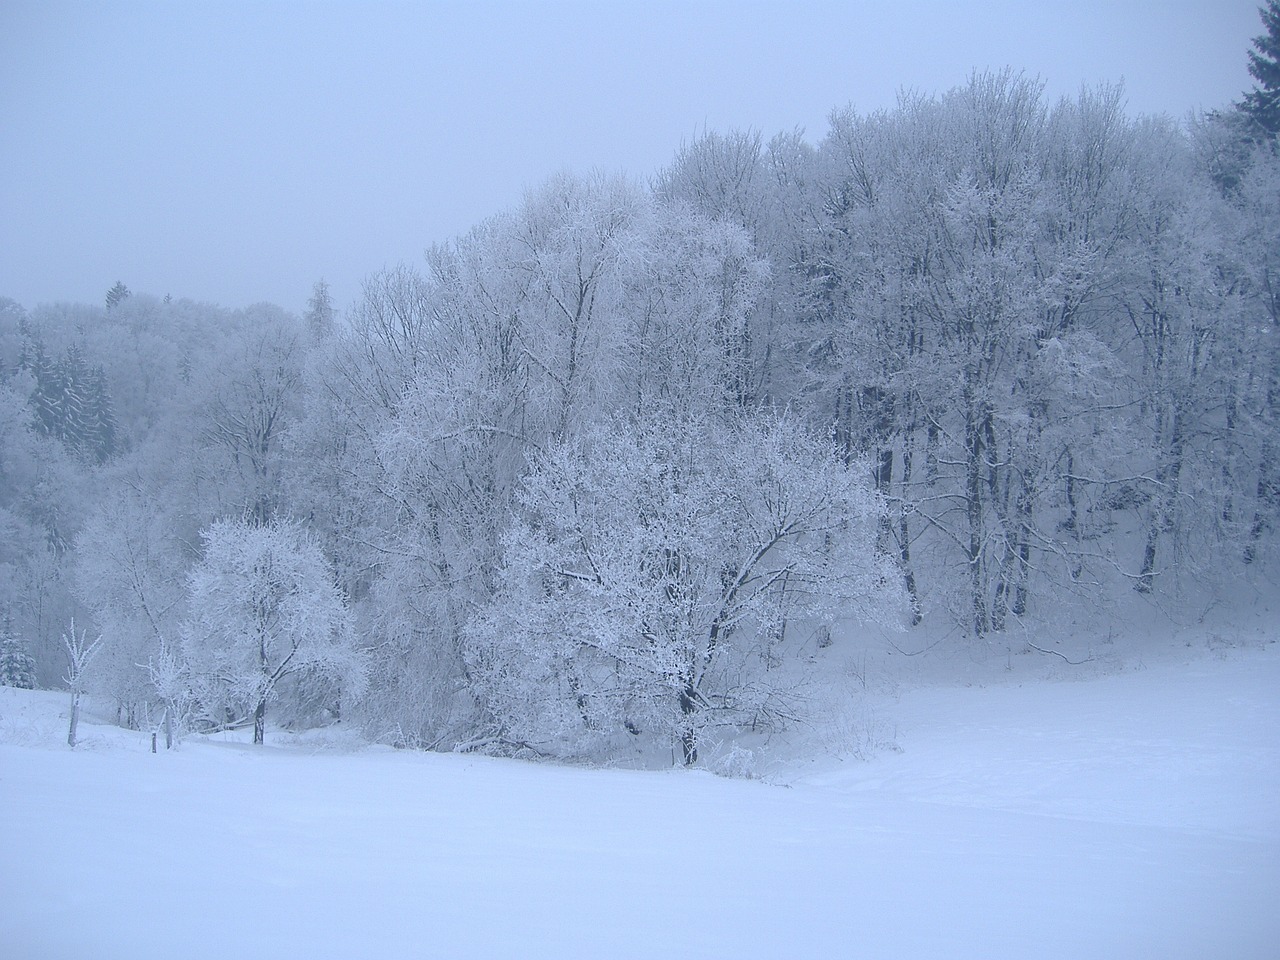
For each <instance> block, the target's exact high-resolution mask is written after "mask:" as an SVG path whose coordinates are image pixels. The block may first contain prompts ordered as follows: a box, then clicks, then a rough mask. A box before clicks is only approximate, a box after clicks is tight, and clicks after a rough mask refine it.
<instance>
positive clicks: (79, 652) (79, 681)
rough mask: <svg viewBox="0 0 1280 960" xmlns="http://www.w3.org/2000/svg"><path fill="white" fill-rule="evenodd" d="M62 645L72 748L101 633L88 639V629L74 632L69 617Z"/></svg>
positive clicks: (73, 621) (69, 741) (100, 646)
mask: <svg viewBox="0 0 1280 960" xmlns="http://www.w3.org/2000/svg"><path fill="white" fill-rule="evenodd" d="M62 646H63V649H64V650H65V651H66V654H67V675H66V677H65V679H66V682H67V687H68V688H69V689H70V690H71V719H70V722H69V725H68V727H67V746H69V747H72V748H74V747H75V745H76V739H77V735H78V732H79V727H80V701H81V700H82V699H83V698H84V694H85V690H86V683H87V681H88V671H89V666H90V665H91V664H92V663H93V660H94V658H95V657H96V656H97V655H98V652H99V651H100V650H101V649H102V635H101V634H99V635H98V636H97V637H95V638H94V639H93V640H90V639H89V631H88V630H81V631H79V632H78V633H77V632H76V621H75V618H74V617H73V618H72V619H71V627H70V629H69V630H68V631H67V632H66V633H64V634H63V635H62Z"/></svg>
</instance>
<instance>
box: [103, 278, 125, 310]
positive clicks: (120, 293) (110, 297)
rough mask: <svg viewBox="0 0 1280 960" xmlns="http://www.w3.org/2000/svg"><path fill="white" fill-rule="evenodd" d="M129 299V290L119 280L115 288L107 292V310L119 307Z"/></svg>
mask: <svg viewBox="0 0 1280 960" xmlns="http://www.w3.org/2000/svg"><path fill="white" fill-rule="evenodd" d="M127 299H129V288H128V287H126V286H125V285H124V284H123V283H121V282H120V281H119V280H117V281H116V284H115V286H114V287H112V288H111V289H110V290H108V291H107V309H108V310H110V309H111V308H112V307H116V306H119V305H120V301H122V300H127Z"/></svg>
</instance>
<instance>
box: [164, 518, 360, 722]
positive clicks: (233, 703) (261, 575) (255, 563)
mask: <svg viewBox="0 0 1280 960" xmlns="http://www.w3.org/2000/svg"><path fill="white" fill-rule="evenodd" d="M203 539H204V549H205V556H204V560H202V561H201V562H200V563H199V564H198V565H197V566H196V568H195V570H194V571H193V572H192V574H191V578H190V580H189V585H188V588H189V591H190V600H191V607H190V609H191V619H190V621H188V623H187V625H186V630H185V634H186V636H185V641H184V649H185V653H186V659H187V662H188V665H189V668H190V670H191V673H192V674H193V676H194V678H195V679H196V681H197V683H198V685H199V686H200V687H201V688H202V690H203V692H204V696H205V698H206V699H207V700H210V701H213V702H206V703H205V706H206V708H208V707H211V706H214V705H216V704H218V703H220V705H222V706H223V707H226V708H230V709H231V710H233V711H236V710H239V709H242V708H248V709H251V710H252V711H253V742H254V743H263V742H264V741H265V738H266V717H267V705H268V704H269V703H270V702H271V701H272V700H274V699H275V698H276V696H277V694H278V689H279V685H280V683H281V681H282V680H284V679H285V678H286V677H290V676H306V675H310V676H312V677H315V678H319V679H325V680H329V681H334V682H336V683H337V684H339V685H340V687H341V689H342V691H343V693H344V694H345V695H347V696H350V697H358V696H359V695H360V694H361V693H362V692H363V688H364V684H365V665H364V660H363V658H362V656H361V655H360V653H359V652H358V651H357V650H356V648H355V643H354V640H353V635H352V630H351V617H350V614H349V612H348V610H347V606H346V603H345V601H344V599H343V596H342V593H341V591H340V590H339V589H338V587H337V585H336V584H335V583H334V578H333V575H332V573H331V571H330V570H329V567H328V564H327V563H326V562H325V559H324V556H323V555H322V554H321V552H320V547H319V546H318V545H317V544H316V542H315V540H314V539H312V537H311V535H310V534H309V533H307V532H306V531H305V530H304V529H303V528H302V527H300V526H298V525H297V524H295V523H291V522H288V521H273V522H271V523H268V524H264V525H258V524H254V523H252V522H250V521H247V520H220V521H218V522H216V523H214V524H213V525H212V526H211V527H209V528H208V529H207V530H206V531H205V532H204V537H203Z"/></svg>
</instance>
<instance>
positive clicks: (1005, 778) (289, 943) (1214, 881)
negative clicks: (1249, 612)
mask: <svg viewBox="0 0 1280 960" xmlns="http://www.w3.org/2000/svg"><path fill="white" fill-rule="evenodd" d="M1037 662H1038V664H1039V666H1038V667H1037V668H1036V669H1035V670H1032V671H1024V673H1025V674H1026V675H1022V674H1020V673H1019V672H1018V670H1013V671H1009V672H1008V673H1007V676H1006V679H1004V680H1003V681H1001V680H1000V678H999V676H998V675H997V674H995V673H993V674H991V675H990V676H988V677H987V679H986V680H984V681H983V682H981V683H974V684H973V685H971V686H956V685H954V684H952V685H932V684H928V683H923V682H916V683H912V684H910V685H904V686H901V687H899V688H898V689H897V690H895V691H891V692H884V691H882V692H880V693H875V694H868V696H867V698H866V699H865V700H864V701H863V702H862V706H861V711H862V712H861V713H860V714H859V716H858V717H857V718H854V719H853V720H850V721H849V729H850V730H852V729H853V728H854V727H857V726H859V725H860V726H861V729H863V730H864V731H867V730H872V731H873V732H874V730H873V728H874V727H875V726H876V724H879V732H880V736H879V738H878V739H879V743H880V745H879V747H878V748H877V749H871V750H868V751H866V752H867V755H868V757H869V759H867V760H857V759H852V758H847V759H839V758H838V757H836V756H835V755H833V754H832V753H830V752H827V753H814V754H811V755H810V757H809V759H807V760H805V761H800V760H795V759H791V760H788V761H785V762H784V761H782V760H779V759H777V758H776V757H775V759H774V760H773V761H771V762H769V763H768V764H767V767H768V769H767V770H766V771H764V777H763V779H757V780H753V781H747V780H741V779H737V780H735V779H726V778H721V777H715V776H712V775H711V774H709V773H707V772H704V771H687V770H668V771H665V772H643V771H634V770H628V771H623V770H589V769H583V768H575V767H564V766H555V765H544V764H529V763H520V762H514V761H506V760H498V759H491V758H482V757H476V756H466V755H456V754H454V755H442V754H424V753H417V752H409V751H394V750H391V749H388V748H382V747H365V746H360V745H359V744H358V743H357V741H356V740H355V739H354V738H352V739H349V740H348V739H344V738H343V737H342V736H341V735H339V734H338V733H336V732H335V730H336V728H331V729H330V730H329V731H327V732H315V731H313V732H312V733H310V734H307V735H304V736H298V737H294V736H290V735H288V734H286V733H284V732H277V733H276V734H274V735H273V738H272V739H273V741H274V745H271V744H270V743H269V744H268V746H266V747H256V748H255V747H252V746H251V745H249V744H248V743H246V742H245V739H246V738H247V735H248V734H247V731H245V732H244V733H243V734H237V735H231V734H220V735H218V736H217V737H213V738H207V739H206V738H200V737H191V738H189V739H187V740H186V741H185V742H184V743H182V745H181V746H180V748H179V749H178V750H176V751H173V752H170V753H166V752H165V751H164V750H163V746H162V747H161V752H160V753H159V754H158V755H154V756H153V755H152V754H151V753H150V752H149V749H150V744H149V737H148V736H146V735H144V734H139V733H130V732H128V731H124V730H121V729H119V728H116V727H112V726H106V725H94V724H93V723H87V724H85V725H84V726H82V728H81V729H82V734H81V735H82V738H83V739H82V746H81V748H79V749H77V750H76V751H74V752H72V751H69V750H67V748H66V747H65V744H64V743H63V738H64V737H65V727H64V725H65V712H66V702H65V698H64V696H63V695H59V694H55V693H49V692H37V693H32V692H28V691H17V690H12V689H8V688H0V740H3V744H2V745H0V818H2V821H3V822H4V823H5V825H6V831H5V834H6V842H5V848H6V849H5V856H4V857H3V860H2V862H3V866H0V902H2V903H3V904H4V908H3V910H2V911H0V942H3V943H5V944H7V945H8V948H7V949H10V950H12V951H13V952H11V953H10V955H11V956H15V957H16V956H21V957H27V958H32V960H38V958H50V960H53V958H70V957H85V956H93V957H101V958H107V960H109V958H112V957H128V958H131V960H143V958H151V957H155V958H160V957H172V956H174V955H181V956H185V957H192V958H199V957H225V956H231V955H234V956H237V957H244V958H255V957H284V956H298V957H309V958H320V957H352V956H376V957H410V956H412V957H451V958H456V957H502V956H508V957H514V956H523V957H541V956H546V957H556V958H569V957H605V956H607V957H653V956H664V957H780V956H795V957H820V956H832V957H836V956H849V957H852V956H857V957H869V958H875V957H884V958H889V957H892V958H895V960H897V958H912V957H919V958H924V957H950V958H964V957H974V958H979V957H981V958H984V960H990V958H1000V957H1009V958H1014V957H1018V958H1022V957H1031V956H1034V957H1042V958H1052V957H1063V958H1067V957H1070V958H1079V957H1091V956H1108V957H1117V958H1119V957H1159V958H1161V960H1170V958H1179V957H1185V958H1201V957H1209V956H1217V957H1232V958H1238V960H1247V958H1255V957H1256V958H1261V957H1266V956H1272V955H1273V953H1272V951H1273V949H1274V945H1275V943H1276V942H1277V937H1278V936H1280V917H1278V916H1277V914H1276V912H1275V910H1274V903H1275V897H1276V894H1277V892H1280V807H1278V806H1277V803H1276V800H1277V799H1278V798H1280V698H1277V696H1276V691H1277V690H1278V689H1280V646H1278V645H1277V644H1275V643H1274V642H1265V641H1264V640H1260V639H1258V638H1251V639H1249V638H1246V639H1240V638H1233V639H1232V640H1230V641H1227V640H1224V639H1223V638H1222V637H1221V636H1217V639H1216V640H1215V639H1214V637H1213V636H1212V635H1211V636H1209V637H1208V638H1207V639H1206V640H1203V641H1200V642H1196V643H1194V644H1193V643H1190V642H1188V643H1186V644H1184V645H1180V646H1179V647H1178V652H1177V653H1176V654H1173V655H1168V656H1166V657H1164V658H1163V659H1159V660H1157V659H1154V658H1153V659H1152V660H1151V661H1150V662H1142V661H1136V660H1135V661H1132V662H1129V663H1127V664H1112V665H1110V666H1109V667H1107V668H1106V669H1102V668H1099V669H1095V670H1092V671H1085V672H1083V673H1081V672H1076V673H1071V672H1070V671H1065V672H1062V673H1060V674H1059V679H1056V680H1054V679H1046V677H1047V676H1049V675H1050V674H1049V673H1047V672H1046V670H1045V668H1044V664H1045V663H1047V660H1039V661H1037ZM1033 673H1039V674H1040V678H1039V679H1034V678H1033V677H1032V674H1033ZM1072 676H1075V677H1082V676H1089V677H1090V678H1089V679H1076V680H1074V681H1073V680H1072V679H1071V677H1072ZM781 754H782V751H778V752H777V755H778V756H780V755H781ZM763 756H764V754H762V758H763ZM760 764H761V767H764V766H766V764H765V761H764V760H763V759H761V761H760Z"/></svg>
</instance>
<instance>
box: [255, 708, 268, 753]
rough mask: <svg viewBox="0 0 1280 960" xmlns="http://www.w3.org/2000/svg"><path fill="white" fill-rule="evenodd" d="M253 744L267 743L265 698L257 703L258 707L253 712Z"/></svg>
mask: <svg viewBox="0 0 1280 960" xmlns="http://www.w3.org/2000/svg"><path fill="white" fill-rule="evenodd" d="M253 742H254V743H266V742H267V701H266V698H265V697H264V698H263V699H261V700H259V701H258V706H257V708H256V709H255V710H254V711H253Z"/></svg>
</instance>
